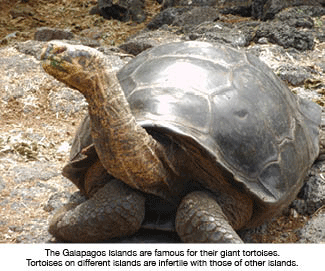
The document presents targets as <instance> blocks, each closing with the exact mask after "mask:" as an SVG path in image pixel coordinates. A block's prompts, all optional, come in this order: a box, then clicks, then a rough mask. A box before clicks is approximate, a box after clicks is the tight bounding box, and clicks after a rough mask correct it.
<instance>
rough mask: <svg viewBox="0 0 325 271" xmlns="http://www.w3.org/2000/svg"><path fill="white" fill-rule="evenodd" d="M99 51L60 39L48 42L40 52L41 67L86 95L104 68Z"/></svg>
mask: <svg viewBox="0 0 325 271" xmlns="http://www.w3.org/2000/svg"><path fill="white" fill-rule="evenodd" d="M101 59H102V58H101V53H100V52H98V51H97V50H95V49H93V48H90V47H85V46H78V45H69V44H66V43H63V42H60V41H52V42H50V43H48V45H47V47H45V48H44V49H43V51H42V54H41V60H43V62H42V66H43V69H44V70H45V71H46V72H47V73H48V74H50V75H52V76H53V77H55V78H56V79H58V80H59V81H61V82H63V83H65V84H66V85H68V86H69V87H72V88H75V89H78V90H79V91H80V92H81V93H83V94H84V95H85V96H87V94H88V92H89V91H90V90H91V89H93V88H94V84H96V82H98V81H97V80H95V79H96V76H98V74H99V71H100V70H104V68H103V64H102V61H101Z"/></svg>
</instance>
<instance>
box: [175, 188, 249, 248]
mask: <svg viewBox="0 0 325 271" xmlns="http://www.w3.org/2000/svg"><path fill="white" fill-rule="evenodd" d="M219 200H220V205H219V203H218V198H216V197H214V196H213V195H212V194H210V193H207V192H203V191H195V192H192V193H190V194H188V195H187V196H186V197H184V199H183V200H182V202H181V204H180V205H179V207H178V210H177V214H176V231H177V233H178V235H179V236H180V238H181V239H182V241H184V242H193V243H197V242H198V243H243V241H242V240H241V239H240V237H239V236H238V235H237V233H236V231H235V230H234V227H233V226H235V228H237V227H240V226H241V224H243V223H245V222H246V221H244V220H246V216H242V217H241V218H243V219H241V218H239V220H241V221H231V220H235V219H237V218H235V219H232V217H234V215H233V214H232V211H231V210H230V211H228V212H227V211H226V213H227V215H226V214H225V212H224V211H223V209H222V208H221V207H220V206H223V203H226V204H227V203H230V201H231V200H233V198H227V197H223V198H221V199H219ZM235 201H236V200H235ZM231 205H232V203H231ZM243 205H246V204H243ZM225 207H226V208H227V207H229V206H225ZM245 207H247V206H245ZM248 207H249V206H248ZM250 207H251V206H250ZM224 209H225V208H224ZM230 209H233V208H230ZM247 209H249V208H247ZM240 211H241V210H240ZM250 215H251V213H250V212H247V217H250ZM238 222H239V223H238ZM236 224H237V225H236Z"/></svg>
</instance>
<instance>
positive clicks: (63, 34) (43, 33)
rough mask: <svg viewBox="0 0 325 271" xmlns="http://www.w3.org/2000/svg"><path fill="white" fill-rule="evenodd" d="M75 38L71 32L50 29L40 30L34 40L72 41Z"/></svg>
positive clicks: (42, 28) (43, 28)
mask: <svg viewBox="0 0 325 271" xmlns="http://www.w3.org/2000/svg"><path fill="white" fill-rule="evenodd" d="M73 38H74V34H73V33H72V32H71V31H70V30H63V29H59V28H50V27H41V28H38V29H37V30H36V32H35V35H34V39H35V40H37V41H50V40H71V39H73Z"/></svg>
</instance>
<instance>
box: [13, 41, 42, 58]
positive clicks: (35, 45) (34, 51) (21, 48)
mask: <svg viewBox="0 0 325 271" xmlns="http://www.w3.org/2000/svg"><path fill="white" fill-rule="evenodd" d="M44 44H45V42H42V41H37V40H28V41H25V42H17V43H16V44H15V45H14V47H15V49H16V50H17V51H18V52H20V53H23V54H25V55H31V56H33V57H35V58H36V59H38V60H40V56H41V52H42V49H43V46H44Z"/></svg>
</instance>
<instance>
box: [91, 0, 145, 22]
mask: <svg viewBox="0 0 325 271" xmlns="http://www.w3.org/2000/svg"><path fill="white" fill-rule="evenodd" d="M90 14H100V15H101V16H103V17H104V18H105V19H116V20H120V21H128V20H133V21H135V22H137V23H141V22H143V21H145V19H146V14H145V12H144V1H143V0H98V2H97V6H96V7H94V8H92V10H91V11H90Z"/></svg>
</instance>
